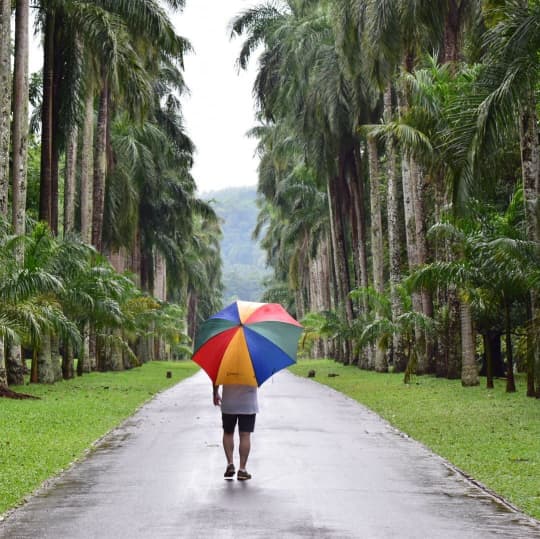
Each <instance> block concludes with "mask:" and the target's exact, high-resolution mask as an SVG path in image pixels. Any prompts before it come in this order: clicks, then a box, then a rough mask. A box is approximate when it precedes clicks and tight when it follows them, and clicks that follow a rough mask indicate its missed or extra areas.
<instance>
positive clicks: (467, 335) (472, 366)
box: [459, 299, 479, 387]
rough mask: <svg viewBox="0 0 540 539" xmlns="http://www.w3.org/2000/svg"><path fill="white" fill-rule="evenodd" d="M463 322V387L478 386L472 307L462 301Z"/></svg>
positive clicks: (461, 313)
mask: <svg viewBox="0 0 540 539" xmlns="http://www.w3.org/2000/svg"><path fill="white" fill-rule="evenodd" d="M459 311H460V320H461V385H463V386H466V387H468V386H476V385H478V383H479V382H478V368H477V366H476V360H475V356H474V339H473V327H472V316H471V306H470V305H469V304H468V303H467V301H465V300H464V299H462V300H461V301H460V309H459Z"/></svg>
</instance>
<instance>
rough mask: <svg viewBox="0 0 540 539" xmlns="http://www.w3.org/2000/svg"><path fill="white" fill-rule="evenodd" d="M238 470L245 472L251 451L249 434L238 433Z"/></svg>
mask: <svg viewBox="0 0 540 539" xmlns="http://www.w3.org/2000/svg"><path fill="white" fill-rule="evenodd" d="M239 449H240V469H241V470H245V469H246V464H247V459H248V457H249V451H250V449H251V432H241V433H240V448H239Z"/></svg>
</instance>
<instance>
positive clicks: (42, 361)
mask: <svg viewBox="0 0 540 539" xmlns="http://www.w3.org/2000/svg"><path fill="white" fill-rule="evenodd" d="M37 381H38V382H39V383H40V384H54V382H56V372H55V369H54V366H53V358H52V352H51V336H50V335H49V334H47V333H44V334H43V335H42V338H41V343H40V346H39V351H38V354H37Z"/></svg>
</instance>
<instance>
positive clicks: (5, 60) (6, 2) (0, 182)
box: [0, 0, 12, 218]
mask: <svg viewBox="0 0 540 539" xmlns="http://www.w3.org/2000/svg"><path fill="white" fill-rule="evenodd" d="M1 2H2V3H1V4H0V8H1V10H2V11H1V12H0V217H4V218H7V214H8V192H9V143H10V141H9V135H10V129H9V125H10V121H11V90H12V88H11V0H1Z"/></svg>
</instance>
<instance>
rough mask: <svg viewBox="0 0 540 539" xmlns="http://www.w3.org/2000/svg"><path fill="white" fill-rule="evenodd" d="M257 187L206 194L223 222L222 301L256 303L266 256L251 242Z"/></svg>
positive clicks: (255, 211) (259, 294) (258, 298)
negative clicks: (238, 300) (237, 300)
mask: <svg viewBox="0 0 540 539" xmlns="http://www.w3.org/2000/svg"><path fill="white" fill-rule="evenodd" d="M256 196H257V193H256V187H255V186H253V187H238V188H229V189H223V190H220V191H212V192H209V193H205V194H204V195H203V198H204V199H206V200H209V201H211V203H212V206H213V207H214V208H215V210H216V213H217V214H218V216H219V217H220V219H222V220H223V222H222V225H221V226H222V231H223V239H222V240H221V255H222V259H223V284H224V287H225V289H224V291H223V301H224V303H225V304H227V303H229V302H230V301H233V300H234V299H236V298H239V299H243V300H246V301H259V300H260V299H261V295H262V293H263V281H264V279H265V277H266V276H267V275H268V271H267V270H266V269H265V256H266V255H265V253H264V252H263V251H262V249H261V248H260V247H259V244H258V242H256V241H255V240H253V239H252V234H253V230H254V228H255V224H256V221H257V213H258V209H257V204H256Z"/></svg>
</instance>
